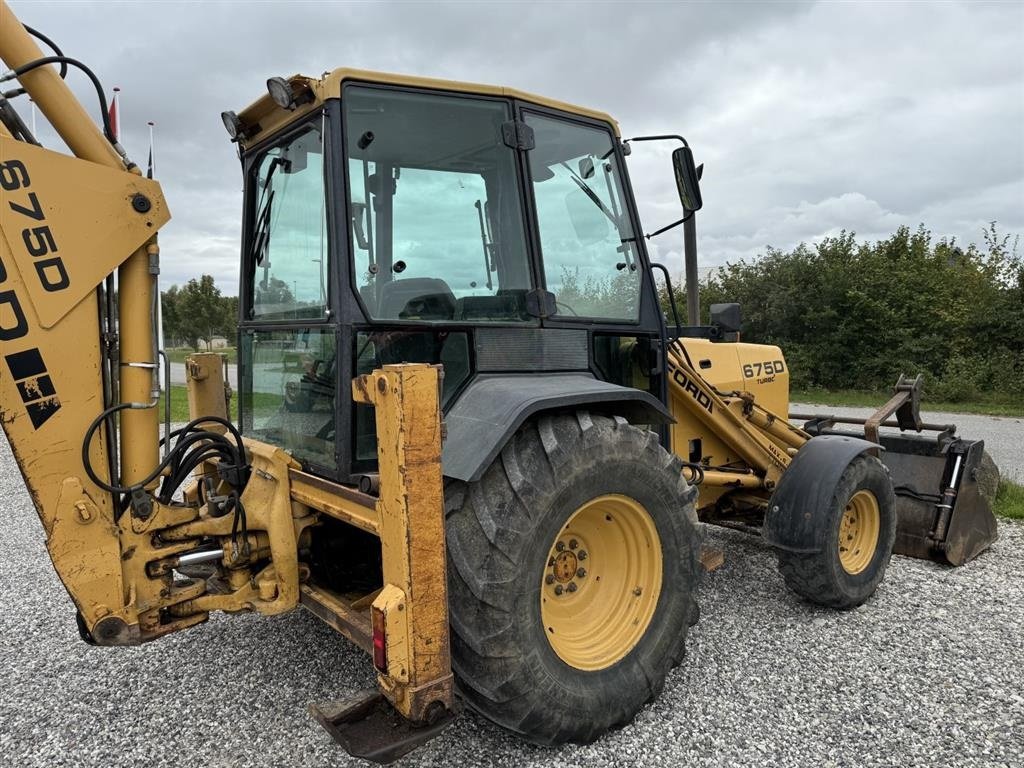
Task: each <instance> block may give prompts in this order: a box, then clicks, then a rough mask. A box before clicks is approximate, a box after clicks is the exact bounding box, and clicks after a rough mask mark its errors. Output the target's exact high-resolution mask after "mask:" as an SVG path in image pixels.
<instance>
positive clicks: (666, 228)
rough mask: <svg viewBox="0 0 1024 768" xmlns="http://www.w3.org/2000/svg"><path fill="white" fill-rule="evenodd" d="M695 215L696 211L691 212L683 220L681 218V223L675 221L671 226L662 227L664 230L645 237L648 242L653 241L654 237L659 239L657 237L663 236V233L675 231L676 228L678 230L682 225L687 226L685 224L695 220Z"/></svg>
mask: <svg viewBox="0 0 1024 768" xmlns="http://www.w3.org/2000/svg"><path fill="white" fill-rule="evenodd" d="M694 213H695V211H690V212H689V213H688V214H686V215H685V216H683V218H681V219H680V220H679V221H673V222H672V223H671V224H669V225H668V226H667V227H662V228H661V229H659V230H658V231H657V232H651V234H649V235H644V237H646V238H647V239H648V240H650V239H651V238H652V237H657V236H658V235H660V234H661V233H662V232H668V231H669V230H670V229H675V228H676V227H678V226H679V225H680V224H685V223H686V222H688V221H689V220H690V219H692V218H693V214H694Z"/></svg>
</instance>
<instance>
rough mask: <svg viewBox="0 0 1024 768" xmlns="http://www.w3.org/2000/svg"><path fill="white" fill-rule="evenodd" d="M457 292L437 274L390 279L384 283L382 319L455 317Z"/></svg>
mask: <svg viewBox="0 0 1024 768" xmlns="http://www.w3.org/2000/svg"><path fill="white" fill-rule="evenodd" d="M454 317H455V294H454V293H452V289H451V288H449V287H448V283H446V282H445V281H444V280H441V279H440V278H437V277H408V278H406V279H404V280H391V281H389V282H387V283H384V285H383V286H382V287H381V292H380V306H379V308H378V312H377V319H380V320H452V319H454Z"/></svg>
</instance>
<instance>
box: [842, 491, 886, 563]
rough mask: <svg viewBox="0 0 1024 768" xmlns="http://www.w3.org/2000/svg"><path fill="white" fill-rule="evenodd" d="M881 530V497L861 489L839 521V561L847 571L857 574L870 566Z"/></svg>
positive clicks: (852, 497)
mask: <svg viewBox="0 0 1024 768" xmlns="http://www.w3.org/2000/svg"><path fill="white" fill-rule="evenodd" d="M880 530H881V513H880V511H879V507H878V499H876V498H875V495H874V494H873V493H871V491H868V490H860V491H857V492H856V493H855V494H853V496H851V497H850V501H849V503H847V505H846V509H845V510H844V511H843V518H842V520H840V521H839V562H840V564H841V565H842V566H843V569H844V570H845V571H846V572H847V573H849V574H850V575H856V574H858V573H860V572H861V571H863V570H864V569H865V568H867V567H868V565H869V564H870V563H871V561H872V559H874V556H875V549H877V547H878V536H879V532H880Z"/></svg>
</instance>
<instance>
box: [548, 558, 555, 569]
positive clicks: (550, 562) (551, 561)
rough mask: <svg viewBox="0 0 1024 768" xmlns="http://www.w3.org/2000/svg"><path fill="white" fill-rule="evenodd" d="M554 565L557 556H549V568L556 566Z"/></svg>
mask: <svg viewBox="0 0 1024 768" xmlns="http://www.w3.org/2000/svg"><path fill="white" fill-rule="evenodd" d="M554 567H555V558H553V557H549V558H548V568H554Z"/></svg>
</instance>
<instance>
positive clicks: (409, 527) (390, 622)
mask: <svg viewBox="0 0 1024 768" xmlns="http://www.w3.org/2000/svg"><path fill="white" fill-rule="evenodd" d="M439 383H440V377H439V371H438V369H437V368H435V367H434V366H430V365H422V364H415V365H413V364H406V365H387V366H384V368H383V369H382V370H378V371H374V372H373V373H372V374H370V375H368V376H361V377H360V378H359V379H357V380H356V381H354V382H353V387H352V397H353V399H354V400H356V402H361V403H370V404H372V405H373V406H374V407H375V408H376V409H377V413H376V417H377V459H378V463H379V468H380V499H379V501H378V503H377V509H378V512H379V515H380V539H381V554H382V558H383V577H384V584H385V589H384V591H383V592H381V594H380V596H378V597H377V599H376V600H375V601H374V606H376V607H379V608H381V609H382V610H386V611H387V612H390V614H391V615H390V617H389V616H388V613H386V614H385V619H386V621H387V625H386V626H387V630H388V632H389V633H390V631H391V629H392V628H394V629H395V631H397V632H398V633H399V634H400V635H404V636H406V637H407V640H403V639H402V637H396V638H391V637H389V638H388V670H389V674H388V675H381V676H380V677H379V683H380V686H381V689H382V690H383V691H384V693H385V694H386V695H387V697H388V698H389V699H390V701H391V702H392V704H394V706H395V708H396V709H397V710H398V711H399V712H401V713H402V714H403V715H404V716H405V717H407V718H408V719H410V720H412V721H414V722H424V721H427V720H429V719H430V718H431V717H432V716H434V715H436V714H437V709H438V707H439V706H440V707H441V708H442V711H443V710H444V709H451V707H452V695H453V693H452V674H451V656H450V653H449V647H448V583H447V562H446V552H445V537H444V500H443V486H442V477H441V412H440V404H439V403H440V398H439V396H438V393H439ZM398 614H402V616H401V619H400V620H399V619H397V616H398Z"/></svg>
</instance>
